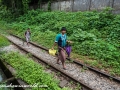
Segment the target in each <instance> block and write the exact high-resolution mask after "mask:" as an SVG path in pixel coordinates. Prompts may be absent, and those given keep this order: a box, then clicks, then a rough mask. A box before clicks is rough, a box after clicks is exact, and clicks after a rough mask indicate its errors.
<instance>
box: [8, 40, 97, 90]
mask: <svg viewBox="0 0 120 90" xmlns="http://www.w3.org/2000/svg"><path fill="white" fill-rule="evenodd" d="M7 39H8V40H9V41H10V42H11V43H13V44H14V45H15V46H17V47H18V48H19V49H21V50H23V51H25V52H26V53H30V54H31V55H32V56H33V57H34V58H37V59H38V60H40V61H42V62H43V63H45V64H47V65H49V66H50V67H52V68H53V69H55V70H57V71H59V72H60V73H62V74H63V75H64V76H66V77H68V78H70V79H71V80H72V81H74V82H76V83H79V84H80V85H81V86H83V87H84V88H86V89H88V90H95V89H93V88H92V87H91V86H89V85H87V84H85V83H84V82H83V81H81V80H78V78H75V77H73V76H71V75H69V74H68V73H66V72H64V70H61V69H59V68H58V67H55V66H54V64H51V63H49V62H47V61H45V60H43V59H42V58H40V57H38V56H37V55H35V54H33V53H31V52H29V51H28V50H27V49H26V48H23V47H21V46H20V45H18V44H16V43H15V42H13V41H12V40H10V39H9V38H7ZM19 39H20V38H19Z"/></svg>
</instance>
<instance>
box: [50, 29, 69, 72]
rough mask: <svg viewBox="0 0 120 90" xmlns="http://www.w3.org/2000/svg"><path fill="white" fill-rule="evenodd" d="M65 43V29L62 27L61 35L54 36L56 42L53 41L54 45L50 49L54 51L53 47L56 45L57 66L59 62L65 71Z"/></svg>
mask: <svg viewBox="0 0 120 90" xmlns="http://www.w3.org/2000/svg"><path fill="white" fill-rule="evenodd" d="M66 42H67V35H66V28H65V27H62V29H61V33H60V34H58V35H57V36H56V40H55V43H54V45H53V47H52V49H54V46H56V45H58V60H57V64H59V60H61V62H62V65H63V69H65V70H66V67H65V60H66V55H65V53H66V51H65V46H66Z"/></svg>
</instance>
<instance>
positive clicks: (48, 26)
mask: <svg viewBox="0 0 120 90" xmlns="http://www.w3.org/2000/svg"><path fill="white" fill-rule="evenodd" d="M110 10H111V9H110V8H106V9H105V10H103V11H101V12H96V11H93V12H74V13H73V12H45V11H41V10H39V9H38V10H31V11H27V12H26V13H25V14H23V15H21V16H18V17H16V18H14V17H12V15H11V14H10V12H9V11H6V9H5V8H1V11H0V13H2V14H0V20H1V23H0V26H1V27H5V28H4V29H6V27H7V30H8V29H9V30H10V31H11V32H12V33H14V34H16V35H19V36H21V37H23V34H24V32H25V30H26V29H27V28H28V27H29V28H31V32H32V41H34V42H37V43H38V44H42V45H43V46H45V47H48V48H51V47H52V44H53V42H54V39H55V36H56V34H57V33H59V31H60V29H61V27H62V26H65V27H66V28H67V29H68V30H67V33H68V36H69V38H68V39H70V40H72V41H73V42H74V44H73V45H72V49H73V51H72V52H73V53H75V54H78V55H83V56H89V57H90V58H92V59H94V60H95V61H94V60H93V62H91V61H88V62H87V61H85V62H86V63H91V64H90V65H92V66H98V67H99V66H100V68H105V69H106V70H107V71H109V72H111V73H112V74H116V75H120V15H114V14H112V13H111V12H110ZM3 11H4V12H5V13H3ZM6 12H7V13H6ZM7 15H8V16H7ZM11 17H12V18H11ZM3 21H6V22H3ZM2 22H3V23H4V24H2ZM101 66H102V67H101Z"/></svg>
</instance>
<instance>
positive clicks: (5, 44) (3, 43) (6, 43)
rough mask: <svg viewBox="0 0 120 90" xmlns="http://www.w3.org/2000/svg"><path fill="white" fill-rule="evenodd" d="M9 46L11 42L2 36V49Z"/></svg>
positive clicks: (0, 45)
mask: <svg viewBox="0 0 120 90" xmlns="http://www.w3.org/2000/svg"><path fill="white" fill-rule="evenodd" d="M7 45H9V41H8V40H7V39H6V38H5V37H3V36H2V35H0V47H3V46H7Z"/></svg>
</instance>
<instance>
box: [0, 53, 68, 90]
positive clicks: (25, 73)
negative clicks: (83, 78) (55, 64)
mask: <svg viewBox="0 0 120 90" xmlns="http://www.w3.org/2000/svg"><path fill="white" fill-rule="evenodd" d="M1 58H3V60H5V62H7V63H9V64H10V65H11V66H12V67H14V68H15V70H16V71H17V77H18V78H21V79H22V80H24V81H26V82H27V83H28V84H29V85H35V84H38V86H40V85H47V86H48V87H46V88H39V89H40V90H70V89H68V88H63V89H61V88H60V87H59V86H58V83H59V81H57V80H56V79H53V76H52V75H50V74H48V73H45V71H44V68H43V67H42V66H41V65H39V64H38V63H35V62H34V61H33V60H30V59H28V57H25V56H23V55H20V54H19V53H15V52H10V53H7V54H3V55H2V56H1ZM32 90H38V87H36V88H32Z"/></svg>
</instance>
